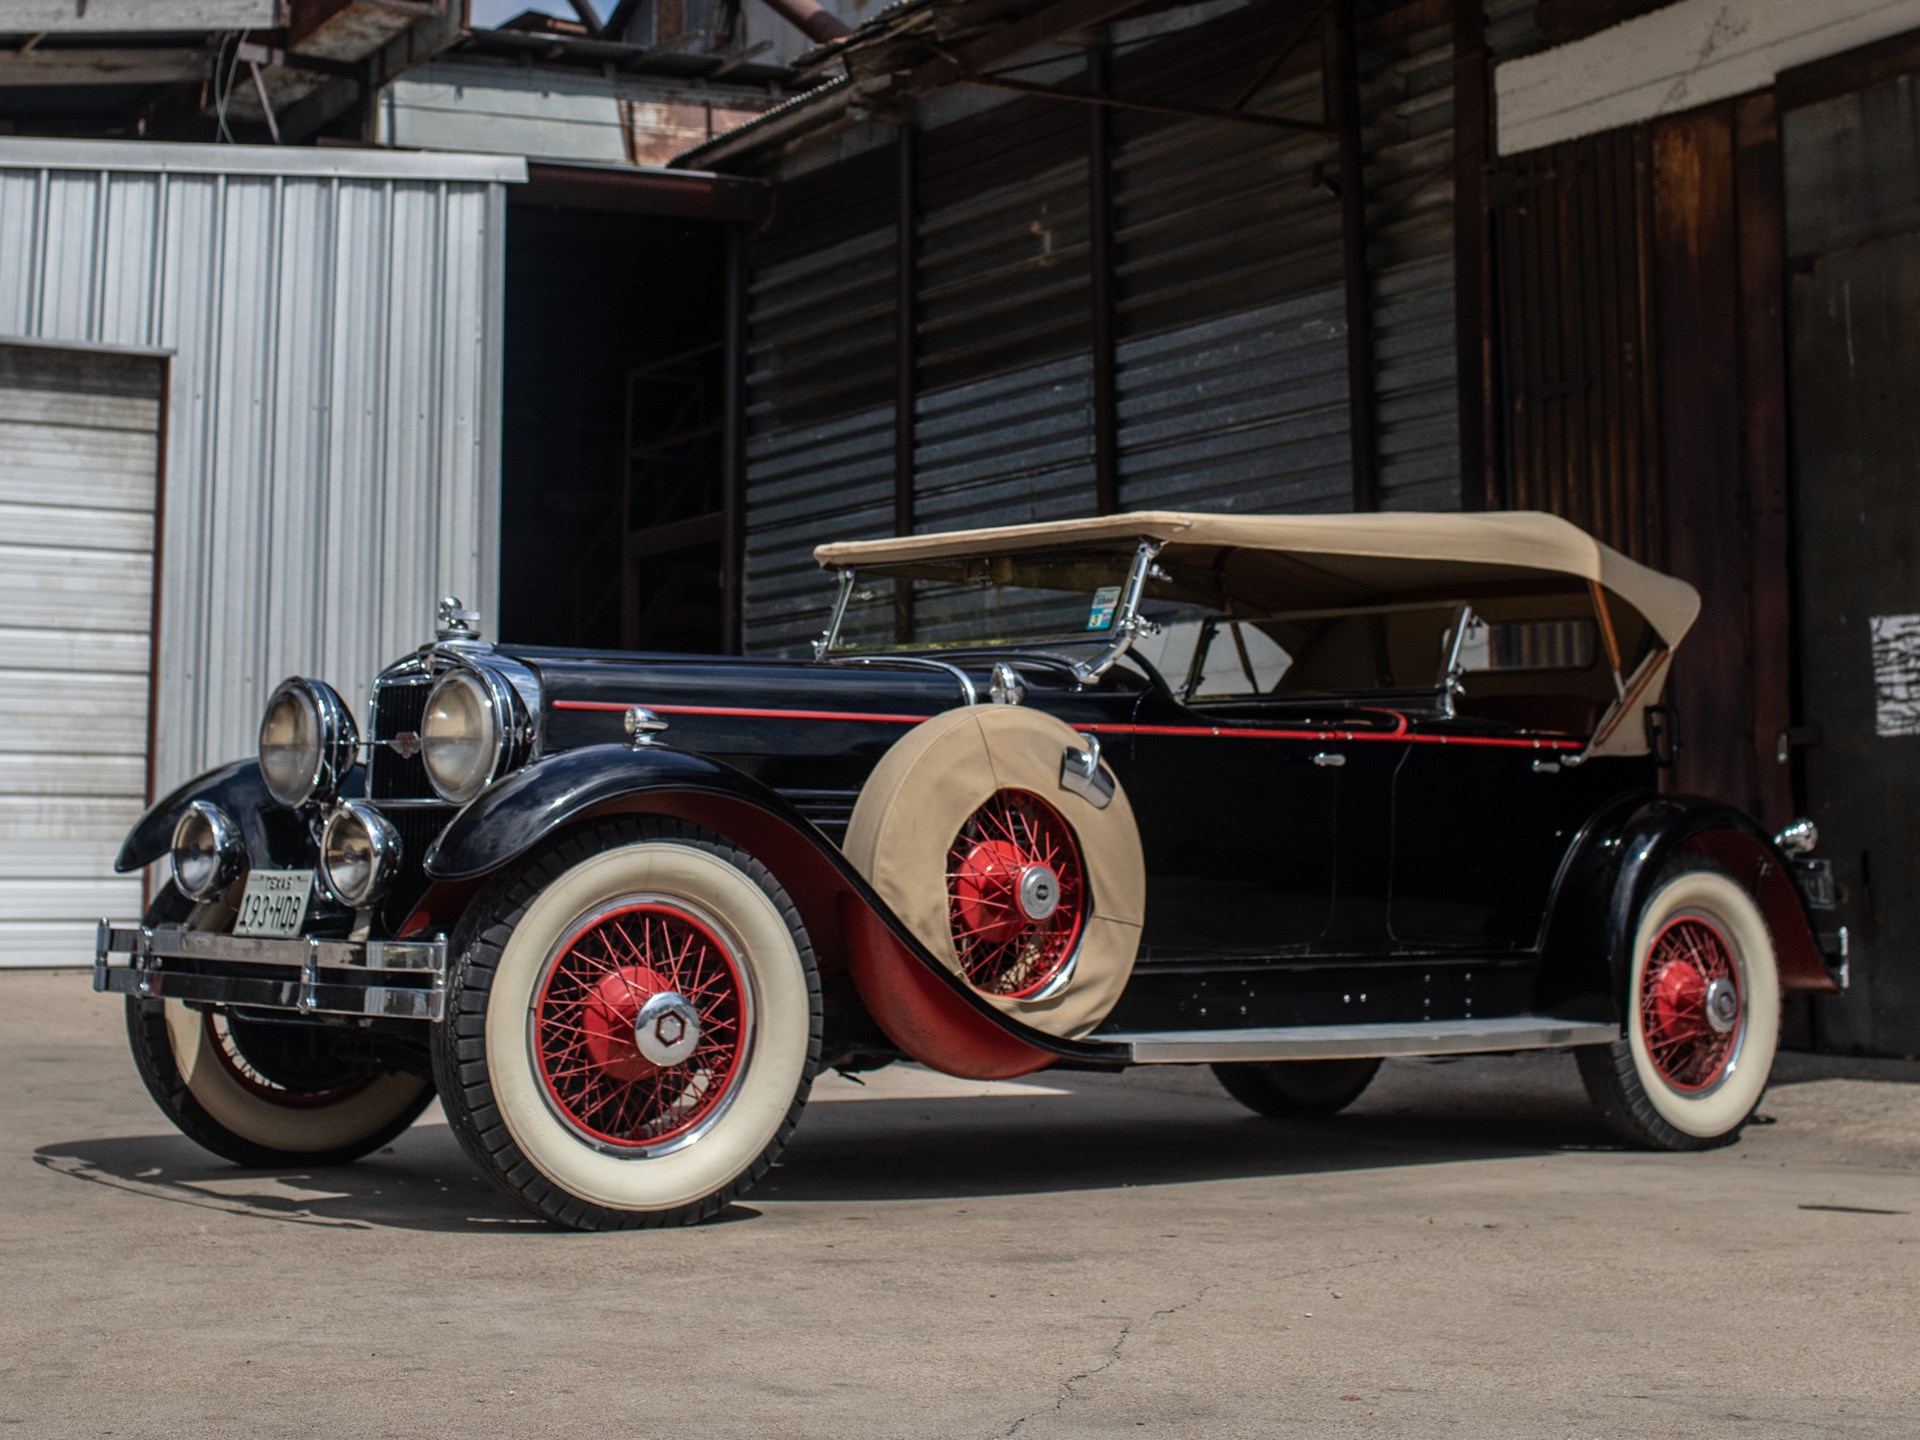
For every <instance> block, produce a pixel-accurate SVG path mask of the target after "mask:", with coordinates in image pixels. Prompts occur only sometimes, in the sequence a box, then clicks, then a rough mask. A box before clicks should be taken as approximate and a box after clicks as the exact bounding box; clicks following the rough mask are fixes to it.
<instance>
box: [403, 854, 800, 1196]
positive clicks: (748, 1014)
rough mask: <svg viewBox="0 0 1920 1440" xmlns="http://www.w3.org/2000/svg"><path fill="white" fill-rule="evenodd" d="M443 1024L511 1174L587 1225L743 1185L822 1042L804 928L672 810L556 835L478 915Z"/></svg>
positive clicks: (439, 1059) (766, 1158)
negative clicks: (665, 816) (667, 817)
mask: <svg viewBox="0 0 1920 1440" xmlns="http://www.w3.org/2000/svg"><path fill="white" fill-rule="evenodd" d="M456 948H457V950H458V959H457V960H456V962H455V966H454V971H453V975H452V979H451V982H450V986H449V995H448V1002H449V1003H448V1014H447V1019H446V1021H445V1022H444V1023H443V1024H441V1025H440V1026H439V1027H437V1033H436V1035H435V1043H434V1074H435V1076H436V1078H437V1080H438V1082H439V1086H440V1090H441V1097H442V1103H443V1105H444V1106H445V1108H446V1111H447V1118H448V1121H449V1123H450V1124H451V1125H452V1127H453V1131H454V1133H455V1134H456V1135H457V1136H458V1137H459V1139H460V1142H461V1144H462V1145H463V1146H464V1147H465V1148H466V1151H467V1153H468V1155H469V1156H471V1157H472V1159H473V1160H474V1162H475V1163H476V1164H478V1165H479V1166H480V1168H481V1170H482V1171H484V1172H485V1173H486V1175H487V1176H488V1178H489V1179H491V1180H492V1181H493V1182H494V1184H495V1185H497V1186H498V1187H499V1188H500V1189H502V1190H504V1191H505V1192H506V1193H507V1194H509V1195H511V1196H513V1197H514V1199H516V1200H518V1201H519V1202H520V1203H521V1204H523V1205H525V1206H526V1207H527V1208H528V1209H529V1210H531V1211H533V1212H534V1213H535V1214H536V1215H539V1216H541V1217H542V1218H544V1219H546V1220H549V1221H552V1222H553V1223H555V1224H559V1225H565V1226H568V1227H570V1228H573V1229H579V1230H618V1229H626V1228H631V1227H637V1226H653V1225H684V1224H691V1223H694V1222H696V1221H699V1220H704V1219H706V1218H708V1217H709V1216H711V1215H714V1214H716V1213H718V1212H719V1211H720V1210H722V1209H724V1208H725V1207H726V1206H727V1205H728V1204H729V1203H730V1202H732V1201H733V1200H734V1199H736V1198H738V1197H739V1196H740V1195H743V1194H744V1193H745V1192H746V1191H747V1190H748V1189H749V1188H750V1187H751V1186H752V1185H753V1184H754V1183H755V1182H756V1181H758V1180H759V1179H760V1177H761V1176H762V1175H764V1174H765V1173H766V1172H767V1170H768V1169H769V1168H771V1166H772V1165H773V1162H774V1160H775V1158H776V1157H777V1156H778V1155H779V1154H780V1152H781V1150H782V1149H783V1148H784V1147H785V1145H786V1142H787V1138H788V1137H789V1136H790V1135H791V1134H792V1132H793V1127H794V1125H795V1123H796V1122H797V1121H798V1119H799V1115H800V1110H801V1108H802V1106H803V1105H804V1104H805V1103H806V1098H807V1092H808V1090H809V1088H810V1087H811V1085H812V1082H813V1075H814V1071H815V1069H816V1068H817V1066H818V1064H819V1058H820V1028H821V1004H820V982H819V977H818V974H817V972H816V970H815V968H814V962H813V950H812V946H811V945H810V944H809V942H808V939H807V933H806V928H805V926H804V925H803V924H802V923H801V921H800V917H799V914H798V912H797V910H796V909H795V907H794V905H793V902H792V900H791V899H790V898H789V897H788V896H787V894H786V892H785V891H784V890H783V889H782V888H781V887H780V884H779V882H778V881H777V880H775V879H774V877H773V875H772V874H771V873H770V872H769V871H768V870H767V869H766V867H765V866H763V865H761V864H760V863H759V862H758V861H757V860H755V859H754V858H753V857H752V856H750V855H748V854H747V853H746V852H745V851H743V850H740V849H738V848H736V847H735V846H732V845H730V844H728V843H727V842H725V841H724V840H722V839H720V838H719V837H718V836H714V835H711V834H709V833H707V832H705V831H702V830H699V829H696V828H695V827H693V826H690V825H686V824H682V823H680V822H677V821H663V820H617V821H609V822H605V823H603V824H599V825H595V826H592V827H590V828H588V829H586V830H583V831H580V832H577V833H576V834H574V835H571V836H568V837H566V838H565V839H562V840H559V841H557V842H555V843H554V844H552V845H550V846H549V847H548V848H547V849H545V850H544V851H542V852H540V853H539V854H538V855H536V856H535V857H534V858H533V859H532V860H531V861H529V862H528V863H527V864H526V865H525V866H523V867H522V868H521V869H520V870H519V871H518V872H517V873H515V874H514V875H512V876H510V877H509V878H507V879H506V880H505V881H503V882H502V883H501V884H500V885H499V886H497V887H496V888H495V889H494V890H493V891H492V892H491V894H489V895H488V896H486V897H484V898H483V899H482V900H481V901H480V902H479V904H478V905H476V907H475V908H474V910H473V911H472V912H471V913H470V915H469V918H468V920H467V921H465V922H463V924H462V927H461V932H460V936H459V938H458V940H457V942H456Z"/></svg>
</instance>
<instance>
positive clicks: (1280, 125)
mask: <svg viewBox="0 0 1920 1440" xmlns="http://www.w3.org/2000/svg"><path fill="white" fill-rule="evenodd" d="M959 83H961V84H962V85H979V86H983V87H985V88H986V89H989V90H1012V91H1014V92H1016V93H1018V94H1021V95H1041V96H1045V97H1046V98H1047V99H1049V100H1073V101H1077V102H1078V103H1079V104H1082V105H1098V106H1100V107H1102V108H1103V109H1108V110H1137V111H1140V112H1141V113H1143V114H1147V115H1178V116H1180V117H1182V118H1183V119H1188V120H1232V121H1235V122H1237V123H1239V124H1242V125H1264V126H1267V127H1268V128H1269V129H1274V130H1291V131H1293V132H1294V133H1295V134H1307V135H1328V134H1331V133H1332V129H1331V127H1329V126H1327V125H1326V124H1324V123H1322V122H1321V121H1318V120H1296V119H1294V118H1293V117H1292V116H1290V115H1266V114H1262V113H1261V112H1260V111H1257V110H1220V109H1216V108H1214V107H1213V106H1211V105H1159V104H1154V103H1152V102H1149V101H1146V100H1128V99H1125V98H1123V97H1121V96H1118V95H1094V94H1090V93H1088V92H1087V91H1085V90H1062V89H1059V88H1058V87H1056V86H1053V85H1036V84H1034V83H1032V82H1031V81H1027V80H1007V79H1003V78H1002V77H1000V76H998V75H967V76H963V77H962V78H961V80H960V82H959Z"/></svg>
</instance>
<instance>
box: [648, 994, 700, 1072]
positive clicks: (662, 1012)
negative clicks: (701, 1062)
mask: <svg viewBox="0 0 1920 1440" xmlns="http://www.w3.org/2000/svg"><path fill="white" fill-rule="evenodd" d="M633 1043H634V1044H635V1045H637V1046H638V1047H639V1048H640V1053H641V1054H642V1055H644V1056H645V1057H646V1058H647V1059H648V1060H650V1061H652V1062H653V1063H654V1064H655V1065H658V1066H660V1067H661V1068H662V1069H664V1068H666V1067H667V1066H670V1065H678V1064H679V1063H680V1062H681V1061H683V1060H685V1059H686V1058H687V1057H688V1056H689V1055H691V1054H693V1052H694V1050H695V1048H696V1047H698V1045H699V1044H700V1015H699V1012H698V1011H696V1010H695V1009H694V1008H693V1006H692V1005H690V1004H689V1003H688V1002H687V998H686V997H685V996H684V995H680V994H678V993H676V992H674V991H672V990H662V991H660V992H659V993H658V994H657V995H652V996H649V997H648V999H647V1003H646V1004H644V1005H642V1006H641V1007H640V1013H639V1014H637V1015H635V1016H634V1017H633Z"/></svg>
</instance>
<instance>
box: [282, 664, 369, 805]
mask: <svg viewBox="0 0 1920 1440" xmlns="http://www.w3.org/2000/svg"><path fill="white" fill-rule="evenodd" d="M359 748H360V732H359V731H358V730H357V729H355V727H354V723H353V712H352V711H350V710H348V709H347V702H346V701H344V700H342V699H341V698H340V695H339V692H338V691H336V690H335V689H334V688H333V687H332V686H331V685H328V684H327V683H325V682H324V681H321V680H303V679H301V678H299V677H298V676H295V677H294V678H293V679H291V680H282V681H281V682H280V687H279V688H278V689H277V690H275V691H274V692H273V698H272V699H271V700H269V701H267V713H266V714H265V715H264V716H263V717H262V718H261V720H260V774H261V776H262V778H264V779H265V780H266V782H267V793H268V794H270V795H272V796H273V798H274V799H276V800H278V801H279V802H280V803H281V804H282V805H290V806H293V807H295V808H298V807H299V806H301V805H304V804H306V803H307V802H308V801H309V800H319V801H321V802H323V803H324V802H325V801H328V800H331V799H333V797H334V796H335V795H337V794H339V793H340V782H341V781H342V780H343V779H345V778H346V774H347V772H348V771H349V770H351V769H352V768H353V760H354V756H355V754H356V753H357V752H358V751H359Z"/></svg>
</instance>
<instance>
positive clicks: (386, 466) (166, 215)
mask: <svg viewBox="0 0 1920 1440" xmlns="http://www.w3.org/2000/svg"><path fill="white" fill-rule="evenodd" d="M524 173H525V167H524V163H523V162H521V161H518V160H505V159H480V158H477V157H469V156H458V155H395V154H381V153H378V152H352V151H279V150H250V149H246V148H242V147H232V146H229V147H214V146H159V145H135V144H115V143H93V142H68V141H40V140H20V139H4V138H0V335H14V336H22V337H30V338H36V339H43V340H57V341H68V342H77V343H82V344H118V345H131V346H146V347H153V348H156V349H162V350H167V351H171V352H172V353H173V355H174V363H173V393H172V395H171V396H170V399H169V407H168V422H167V429H168V445H167V452H166V458H165V497H164V533H163V540H162V546H161V577H162V578H161V605H160V652H159V697H158V714H157V753H156V756H155V772H156V773H155V778H156V782H157V784H158V785H159V786H160V787H161V788H162V789H163V790H164V789H165V788H166V787H168V786H170V785H172V784H173V783H175V782H177V781H179V780H181V779H183V778H185V777H186V776H188V775H191V774H193V773H195V772H197V771H198V770H200V769H203V768H205V767H206V766H207V765H209V764H211V763H215V762H218V761H221V760H225V759H228V758H231V757H233V756H236V755H244V754H247V753H249V752H250V751H251V750H252V749H253V748H254V745H255V730H256V727H257V724H258V715H259V710H260V707H261V705H262V704H263V703H264V702H265V699H266V696H267V694H268V692H269V691H270V690H271V689H272V687H273V685H274V684H275V683H276V682H277V681H278V680H280V679H281V678H282V677H284V676H285V675H287V674H290V673H293V672H296V671H299V672H304V673H308V674H315V675H319V676H322V677H324V678H327V679H330V680H331V681H332V682H333V683H334V684H335V685H337V686H339V687H340V689H341V690H342V691H343V693H345V694H346V695H347V696H348V698H349V699H350V700H351V701H352V702H353V703H354V704H355V706H356V708H357V707H359V706H360V705H361V704H362V703H363V692H364V690H365V687H366V684H367V681H368V680H369V679H370V678H371V676H372V674H373V672H374V670H375V669H376V668H377V667H378V666H379V665H380V664H382V663H383V662H384V661H386V660H388V659H391V658H392V657H393V656H394V655H396V654H398V653H400V652H402V651H404V650H406V649H408V648H410V647H411V646H412V645H414V644H417V643H419V641H420V640H421V639H423V638H425V637H426V636H427V635H428V633H429V628H430V626H431V623H432V618H433V604H434V601H435V599H436V597H438V596H439V595H441V594H443V593H445V592H447V591H449V590H452V591H456V592H458V593H459V594H461V595H462V596H463V597H464V598H466V599H468V600H469V601H475V602H477V603H479V604H480V606H481V607H482V608H483V609H486V610H491V609H492V608H493V601H494V595H495V588H496V580H495V575H496V570H497V560H498V548H499V540H498V525H499V453H498V452H499V440H498V423H499V421H498V414H499V408H498V391H499V367H500V315H501V295H500V284H501V275H502V259H503V244H504V212H505V196H504V190H503V188H502V187H503V182H506V181H511V180H517V179H521V178H524Z"/></svg>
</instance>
